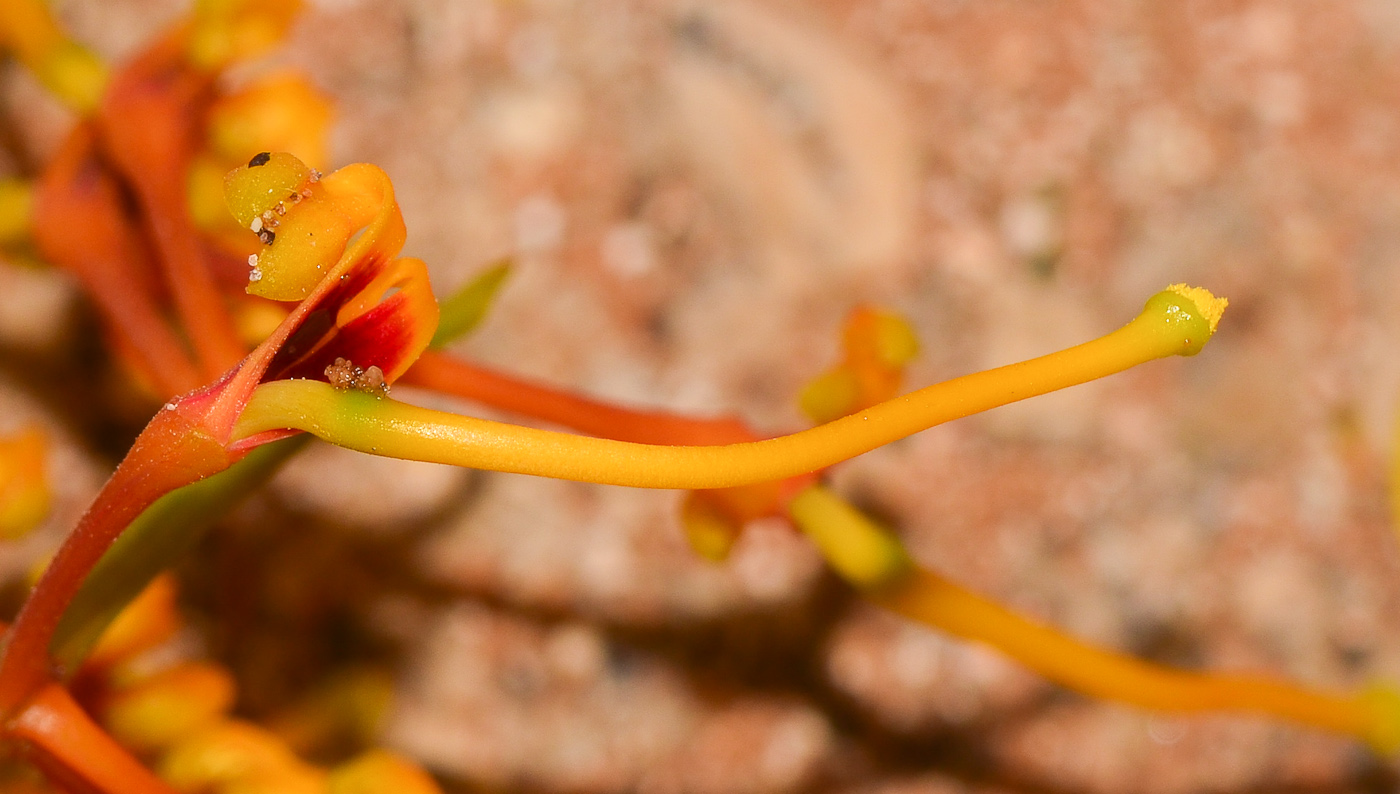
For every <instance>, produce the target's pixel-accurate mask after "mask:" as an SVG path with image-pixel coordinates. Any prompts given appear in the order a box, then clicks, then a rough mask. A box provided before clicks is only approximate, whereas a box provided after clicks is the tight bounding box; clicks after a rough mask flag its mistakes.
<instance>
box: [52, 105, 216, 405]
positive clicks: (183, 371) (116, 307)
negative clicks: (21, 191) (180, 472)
mask: <svg viewBox="0 0 1400 794" xmlns="http://www.w3.org/2000/svg"><path fill="white" fill-rule="evenodd" d="M33 234H34V240H35V243H36V244H37V245H38V247H39V250H40V252H41V253H42V254H43V255H44V257H45V258H47V259H49V260H50V261H52V262H54V263H55V264H57V265H59V266H61V267H63V268H64V269H66V270H68V271H69V272H71V273H72V274H73V275H74V276H76V277H77V278H78V280H79V281H81V282H82V283H83V286H84V287H85V288H86V291H87V293H88V294H89V295H90V296H92V299H93V301H94V303H95V304H96V306H97V309H98V311H99V312H100V313H101V315H102V319H103V320H104V321H106V324H107V326H108V327H109V328H111V329H112V331H113V333H115V334H117V335H118V336H119V337H120V338H121V339H122V340H123V342H124V347H125V349H126V350H129V351H131V352H132V354H134V357H135V358H136V359H137V365H138V369H140V370H142V371H143V373H144V374H146V375H147V376H148V377H150V378H151V379H152V381H153V382H154V385H155V387H156V388H157V389H158V390H160V391H161V393H162V396H164V397H170V396H173V395H176V394H183V393H185V392H187V391H190V390H192V389H195V388H197V387H198V386H199V384H200V377H199V374H198V372H196V370H195V366H194V362H192V361H191V360H190V358H189V355H188V354H187V353H186V352H185V349H184V347H183V346H182V345H181V343H180V341H179V339H177V338H176V336H175V334H174V332H173V331H171V330H170V327H169V326H168V325H166V323H165V320H164V319H163V318H162V317H161V315H160V311H159V309H158V308H157V306H156V301H155V298H154V297H153V295H152V290H153V289H154V286H155V285H154V281H153V280H151V279H148V278H146V277H145V273H144V270H145V268H144V267H143V264H144V263H143V261H142V258H143V257H144V256H146V250H145V248H144V246H143V245H142V242H141V238H140V236H139V234H138V233H137V232H136V230H135V229H134V228H133V225H132V223H131V221H130V219H129V218H127V216H126V214H125V213H124V212H123V210H122V198H121V195H120V191H119V188H118V187H117V184H116V181H115V180H114V179H113V177H112V175H111V173H110V172H108V171H107V168H106V166H105V165H103V163H102V162H101V160H100V159H99V157H98V154H97V143H96V134H95V132H94V130H93V128H92V125H90V124H80V125H78V126H77V127H76V128H75V129H74V131H73V132H72V133H71V134H70V135H69V136H68V139H67V140H65V141H64V143H63V146H62V147H61V148H60V149H59V151H58V153H57V155H55V157H54V159H53V160H52V161H50V163H49V166H48V168H46V169H45V171H44V175H43V177H42V178H41V179H40V181H39V184H38V186H37V188H36V191H35V208H34V223H33Z"/></svg>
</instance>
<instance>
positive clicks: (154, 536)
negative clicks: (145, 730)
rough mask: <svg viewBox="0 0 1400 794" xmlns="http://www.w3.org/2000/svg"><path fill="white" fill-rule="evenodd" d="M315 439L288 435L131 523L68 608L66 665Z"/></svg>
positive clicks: (55, 645)
mask: <svg viewBox="0 0 1400 794" xmlns="http://www.w3.org/2000/svg"><path fill="white" fill-rule="evenodd" d="M307 441H309V437H308V436H304V435H302V436H296V437H294V438H289V439H284V440H282V441H278V442H275V443H272V444H268V445H267V446H263V447H259V448H257V449H255V450H253V451H252V452H251V453H249V454H248V456H247V457H246V458H244V459H242V460H240V461H238V462H237V463H235V464H233V465H232V466H230V467H229V468H228V469H227V470H225V471H221V472H219V473H218V474H215V475H213V476H211V477H208V478H206V479H203V480H200V481H199V482H196V483H192V484H190V485H186V486H185V487H183V488H180V489H179V490H176V491H172V492H171V493H168V494H166V495H165V496H162V497H161V498H160V499H159V500H157V501H156V502H155V503H154V504H152V505H151V506H150V508H148V509H147V510H146V511H145V512H143V513H142V514H141V515H140V517H139V518H137V519H136V520H135V521H133V522H131V525H130V526H128V527H127V529H126V531H125V532H123V533H122V534H121V536H120V537H119V538H117V540H116V541H115V542H114V543H113V544H112V546H111V548H109V549H108V550H107V552H106V553H105V554H104V555H103V556H102V559H101V561H99V562H98V563H97V565H96V566H94V567H93V569H92V571H91V573H89V574H88V576H87V578H86V579H85V580H84V581H83V585H82V588H81V589H80V590H79V591H78V592H77V594H76V595H75V596H74V598H73V601H72V602H71V603H70V604H69V606H68V609H67V610H66V611H65V612H64V613H63V618H62V620H61V621H59V624H58V628H57V629H56V630H55V632H54V635H53V640H52V642H51V644H50V646H49V650H50V652H51V653H52V655H53V658H54V660H55V662H56V663H57V664H58V666H59V667H60V668H61V669H63V670H67V671H69V672H70V673H71V672H72V671H74V670H76V669H77V668H78V665H80V664H81V663H82V661H83V659H85V658H86V657H87V655H88V651H90V650H91V649H92V646H93V645H94V644H95V643H96V642H97V640H98V639H100V638H101V636H102V633H103V632H104V631H105V630H106V629H107V626H108V625H109V624H110V623H111V622H112V620H114V619H115V618H116V617H117V615H118V614H120V613H121V611H122V610H123V609H124V608H125V607H126V605H127V604H128V603H129V602H130V601H131V600H132V599H133V598H135V597H136V596H137V595H139V594H140V593H141V592H142V591H143V590H145V589H146V585H148V584H149V583H150V582H151V580H152V579H154V578H155V577H156V576H157V575H158V574H159V573H160V572H161V571H164V570H166V569H167V568H169V567H170V566H171V565H172V564H174V562H175V560H177V559H179V558H180V557H181V556H183V555H184V553H185V552H186V551H188V550H189V549H191V548H193V546H194V544H195V543H196V542H197V541H198V540H199V538H200V537H201V536H202V535H203V533H204V531H205V530H206V529H208V527H209V525H210V524H212V523H213V522H214V521H215V520H216V519H218V518H219V517H220V516H223V515H225V514H227V513H228V511H229V510H231V509H233V507H234V506H235V505H237V504H238V503H239V502H240V501H242V500H243V498H244V497H246V496H247V495H248V494H249V493H251V492H252V491H253V490H254V489H256V488H257V487H259V486H261V485H262V484H263V483H265V482H266V481H267V479H268V478H269V477H271V476H272V474H273V473H274V472H275V471H277V469H278V468H279V467H280V466H281V465H282V463H284V462H285V461H286V460H287V459H288V458H289V457H291V456H292V455H293V454H294V453H296V452H297V451H298V450H300V449H302V448H303V447H305V446H306V442H307Z"/></svg>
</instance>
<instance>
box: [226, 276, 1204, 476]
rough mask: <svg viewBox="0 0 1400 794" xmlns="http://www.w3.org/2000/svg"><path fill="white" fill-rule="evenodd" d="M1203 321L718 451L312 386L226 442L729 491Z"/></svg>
mask: <svg viewBox="0 0 1400 794" xmlns="http://www.w3.org/2000/svg"><path fill="white" fill-rule="evenodd" d="M1208 320H1209V317H1206V316H1203V314H1202V313H1201V312H1200V311H1197V307H1196V305H1195V304H1194V303H1193V302H1192V301H1191V300H1190V299H1189V298H1187V297H1185V296H1183V295H1182V294H1181V293H1180V292H1174V291H1167V292H1163V293H1159V294H1158V295H1157V296H1154V297H1153V298H1152V300H1150V301H1148V304H1147V307H1146V308H1145V309H1144V310H1143V313H1142V314H1141V315H1139V316H1138V317H1137V318H1136V319H1135V320H1133V321H1132V322H1130V323H1128V324H1127V325H1126V326H1124V327H1122V328H1120V329H1118V330H1117V331H1114V332H1113V333H1111V334H1108V335H1107V336H1103V337H1100V338H1099V339H1096V340H1094V341H1092V342H1086V343H1084V344H1082V345H1078V346H1076V347H1072V348H1070V349H1068V350H1064V351H1061V352H1058V353H1052V354H1050V355H1048V356H1042V357H1040V358H1036V359H1032V360H1030V361H1025V362H1022V363H1019V364H1011V365H1009V366H1005V367H1000V368H997V369H993V370H988V371H986V372H980V373H977V374H974V375H968V376H965V377H962V378H957V379H955V380H951V381H946V382H944V383H940V384H936V385H934V386H929V387H927V388H924V389H921V390H919V391H916V392H913V393H911V394H908V395H905V396H903V397H897V398H895V399H893V400H889V401H887V402H884V403H881V404H879V405H876V406H874V407H873V408H870V409H869V410H866V411H862V412H861V413H858V414H853V415H851V416H847V417H843V418H841V419H837V420H835V421H833V422H829V423H827V424H825V425H820V426H818V427H815V428H812V429H811V430H805V431H802V432H800V433H795V434H792V435H788V436H780V437H777V438H772V439H767V440H763V441H754V442H749V443H739V444H730V445H727V446H655V445H646V444H635V443H629V442H623V441H614V440H610V439H600V438H589V437H585V436H576V435H570V434H565V433H556V432H550V431H546V430H537V429H534V428H526V427H519V426H517V425H509V424H504V423H500V422H491V421H487V420H482V419H476V418H473V417H465V416H458V415H455V414H449V413H444V412H442V411H433V410H429V409H426V408H419V407H416V406H411V405H406V404H403V403H399V402H396V401H393V400H387V399H376V398H375V397H372V396H370V395H367V394H361V393H358V392H340V391H337V390H335V389H333V388H331V387H330V386H329V385H327V384H324V383H319V382H313V381H276V382H273V383H267V384H264V385H262V386H260V387H258V389H257V391H256V392H255V393H254V395H253V398H252V400H250V401H249V403H248V407H247V410H246V411H244V413H243V414H242V416H241V418H240V419H239V422H238V426H237V428H236V429H235V431H234V437H235V439H238V438H248V437H249V436H254V435H256V434H257V433H260V432H264V431H268V430H277V429H283V428H285V429H296V430H305V431H307V432H309V433H312V434H313V435H316V436H318V437H320V438H322V439H325V440H326V441H329V442H331V443H333V444H338V445H340V446H344V447H347V448H350V449H356V450H360V451H362V452H369V453H372V454H376V455H385V456H388V457H395V458H409V459H414V460H423V461H431V462H437V463H447V464H451V465H457V466H469V467H472V468H481V469H491V470H495V471H504V472H514V473H520V474H534V475H539V476H545V477H556V478H560V479H567V480H579V481H585V482H597V483H604V484H610V485H624V486H632V487H639V488H679V489H712V488H729V487H733V486H737V485H747V484H752V483H759V482H768V481H772V480H781V479H786V478H788V477H792V476H795V475H798V474H805V473H807V472H811V471H816V470H817V469H821V468H825V467H827V466H830V465H832V464H834V463H837V462H840V461H843V460H848V459H850V458H853V457H855V456H856V455H860V454H862V453H864V452H868V451H870V450H872V449H875V448H877V447H880V446H883V445H885V444H888V443H890V442H891V441H895V440H897V439H900V438H904V437H905V436H909V435H912V434H914V433H917V432H919V431H920V430H924V429H927V428H929V427H933V426H934V425H938V424H942V423H943V422H947V421H950V420H953V419H958V418H961V417H964V416H968V415H970V414H974V413H979V412H981V411H985V410H988V409H990V408H995V407H997V406H999V405H1005V404H1007V403H1011V402H1015V401H1017V400H1023V399H1025V398H1027V397H1033V396H1036V395H1039V394H1045V393H1047V392H1051V391H1056V390H1058V389H1063V388H1066V387H1068V386H1073V385H1076V384H1079V383H1084V382H1087V381H1090V380H1094V379H1096V378H1101V377H1104V376H1106V375H1110V374H1113V373H1115V372H1120V371H1122V370H1125V369H1128V368H1130V367H1133V366H1135V365H1137V364H1141V363H1144V362H1146V361H1151V360H1153V359H1156V358H1161V357H1163V356H1168V355H1172V354H1187V355H1190V354H1194V353H1195V352H1197V351H1199V350H1200V348H1201V346H1202V345H1203V344H1204V343H1205V341H1206V339H1208V338H1209V336H1210V332H1211V330H1213V329H1212V328H1211V325H1213V323H1209V322H1208Z"/></svg>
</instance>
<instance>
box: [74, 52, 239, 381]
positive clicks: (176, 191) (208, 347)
mask: <svg viewBox="0 0 1400 794" xmlns="http://www.w3.org/2000/svg"><path fill="white" fill-rule="evenodd" d="M185 39H186V32H185V31H184V30H183V29H180V30H176V31H175V32H174V33H172V34H171V35H169V36H167V37H165V38H164V39H162V40H160V41H158V42H157V43H156V44H155V45H154V46H153V47H151V48H150V49H149V50H147V51H146V52H144V53H142V54H141V55H140V56H138V57H137V58H136V59H135V60H133V61H132V62H131V63H130V64H129V65H128V66H127V67H126V68H125V69H123V70H122V71H121V72H120V73H119V74H118V75H116V77H115V78H113V80H112V83H111V87H110V89H109V90H108V92H107V94H106V96H105V97H104V98H103V102H102V107H101V111H100V114H99V116H98V124H99V127H100V129H101V132H102V145H103V147H104V150H105V151H106V153H107V156H108V157H109V158H110V159H111V161H112V163H113V164H114V165H116V167H117V168H118V169H119V170H120V171H121V172H122V173H123V174H124V175H125V176H126V178H127V179H128V181H129V182H130V183H131V185H132V187H133V188H134V190H135V192H136V194H137V197H138V198H139V199H140V202H141V205H142V208H143V210H144V211H145V215H146V217H147V218H148V220H149V223H150V230H151V232H152V234H153V236H154V237H155V241H156V247H157V249H158V250H159V253H160V256H159V259H160V262H161V266H162V268H163V269H164V272H165V276H166V280H167V281H168V282H169V284H170V290H171V293H172V295H173V297H174V299H175V309H176V311H177V312H178V314H179V316H180V321H181V322H182V323H183V324H184V326H185V328H186V330H187V332H188V333H189V335H190V340H191V341H192V342H193V343H194V348H195V351H196V353H197V354H198V357H199V363H200V372H201V374H202V375H203V379H204V380H205V381H210V380H214V379H215V378H217V377H218V376H220V375H222V374H223V373H224V372H225V371H227V370H228V368H229V367H232V366H233V365H234V364H236V363H238V361H239V360H240V359H242V358H243V356H244V354H246V353H247V349H246V348H245V347H244V345H243V343H242V341H241V340H240V339H239V337H238V332H237V328H236V326H235V324H234V322H233V316H232V315H231V314H230V313H229V310H228V307H227V306H225V305H224V299H223V296H222V295H220V293H219V290H218V287H217V286H216V284H215V283H214V278H213V275H212V274H211V273H210V268H209V263H208V262H207V261H206V259H205V256H206V254H205V250H204V246H203V244H202V243H201V242H200V239H199V235H198V233H197V232H196V231H195V227H194V221H193V220H192V219H191V217H190V211H189V202H188V201H187V196H186V192H187V186H186V178H187V175H188V173H189V165H190V162H191V161H192V160H193V158H194V152H195V150H196V148H197V146H198V137H199V132H200V124H201V108H203V107H205V106H207V104H208V101H209V96H210V94H211V92H212V90H213V83H212V78H211V77H210V76H209V75H207V74H202V73H199V72H196V71H194V70H193V69H192V68H191V67H189V65H188V64H187V63H186V62H185V46H184V44H185Z"/></svg>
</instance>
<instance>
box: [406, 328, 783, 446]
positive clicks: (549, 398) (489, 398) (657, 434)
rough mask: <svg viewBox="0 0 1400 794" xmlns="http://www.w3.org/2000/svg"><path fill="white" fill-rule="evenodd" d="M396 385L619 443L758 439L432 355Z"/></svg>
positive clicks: (725, 422) (729, 421) (724, 422)
mask: <svg viewBox="0 0 1400 794" xmlns="http://www.w3.org/2000/svg"><path fill="white" fill-rule="evenodd" d="M399 382H400V383H405V384H409V385H412V386H420V387H423V388H426V389H432V390H433V391H437V392H441V393H443V394H450V395H452V396H454V397H461V398H463V399H466V400H471V401H473V402H477V403H481V404H482V405H489V406H491V407H492V408H499V409H501V410H504V411H510V412H511V413H514V414H518V415H520V416H528V417H532V418H534V419H539V420H541V421H544V422H549V423H551V424H556V425H562V426H563V427H568V428H571V429H573V430H577V431H579V432H581V433H587V434H588V435H591V436H600V437H602V438H612V439H617V440H618V441H633V442H636V443H639V444H685V445H691V444H696V445H703V444H734V443H738V442H742V441H755V440H758V439H759V438H761V436H759V435H758V434H757V433H755V432H754V431H752V430H750V429H749V427H748V426H747V425H745V424H744V423H743V422H742V421H740V420H738V419H733V418H727V417H726V418H721V419H696V418H692V417H688V416H681V415H679V414H673V413H669V412H666V411H643V410H634V409H631V408H623V407H620V406H616V405H609V404H608V403H604V402H599V401H597V400H592V399H589V398H587V397H581V396H579V395H576V394H570V393H569V392H566V391H562V390H560V389H555V388H552V387H550V386H546V385H544V384H541V383H537V382H533V381H529V380H525V379H523V378H517V377H514V376H511V375H507V374H505V373H502V372H499V371H496V370H493V369H488V368H486V367H483V366H480V365H477V364H470V363H468V362H465V361H460V360H458V359H455V358H451V357H449V356H446V355H443V354H442V353H434V352H432V351H428V352H425V353H423V355H422V356H420V357H419V358H418V361H417V363H415V364H414V365H413V366H412V367H411V368H410V369H409V370H408V372H407V373H405V374H404V376H403V377H402V378H400V379H399Z"/></svg>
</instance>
